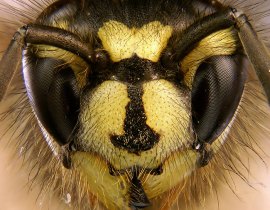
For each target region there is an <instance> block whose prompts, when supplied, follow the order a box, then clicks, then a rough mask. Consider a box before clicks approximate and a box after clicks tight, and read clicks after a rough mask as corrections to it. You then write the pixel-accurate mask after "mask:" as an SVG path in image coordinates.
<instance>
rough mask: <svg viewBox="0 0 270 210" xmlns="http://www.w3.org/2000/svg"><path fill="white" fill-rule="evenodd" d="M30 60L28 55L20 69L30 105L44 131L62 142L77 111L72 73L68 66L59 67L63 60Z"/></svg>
mask: <svg viewBox="0 0 270 210" xmlns="http://www.w3.org/2000/svg"><path fill="white" fill-rule="evenodd" d="M34 60H35V59H29V62H28V63H29V64H28V65H27V66H28V67H27V68H26V69H25V70H24V78H25V82H26V84H27V92H28V95H29V98H30V100H31V102H32V107H33V109H34V111H35V114H36V116H37V117H38V119H39V121H40V123H41V124H42V126H43V127H44V128H45V129H46V131H47V132H48V133H49V134H50V135H52V136H53V137H54V138H55V140H56V141H57V142H58V143H59V144H61V145H62V144H65V143H67V142H68V139H69V136H70V135H71V133H72V131H73V129H74V127H75V125H76V122H77V118H78V113H79V89H78V87H77V81H76V77H75V75H74V73H73V71H72V69H71V68H69V67H64V68H63V61H60V60H57V59H53V58H44V59H36V60H35V61H34ZM61 66H62V67H61Z"/></svg>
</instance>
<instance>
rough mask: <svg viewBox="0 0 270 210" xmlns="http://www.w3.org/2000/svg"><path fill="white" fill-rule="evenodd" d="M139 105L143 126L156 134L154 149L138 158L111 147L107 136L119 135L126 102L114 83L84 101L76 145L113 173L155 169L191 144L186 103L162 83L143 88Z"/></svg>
mask: <svg viewBox="0 0 270 210" xmlns="http://www.w3.org/2000/svg"><path fill="white" fill-rule="evenodd" d="M143 92H144V94H143V96H142V101H143V105H144V108H145V114H146V117H147V121H146V123H147V125H148V126H150V127H151V128H152V129H153V130H154V131H156V132H157V133H158V134H160V140H159V142H158V143H157V144H156V145H155V147H154V148H152V149H150V150H147V151H144V152H141V154H140V155H137V154H133V153H129V152H128V151H126V150H123V149H120V148H117V147H115V146H114V145H113V144H112V143H111V135H123V134H125V131H124V121H125V119H126V106H127V104H128V103H129V102H130V99H129V97H128V92H127V87H126V85H125V84H122V83H119V82H117V81H107V82H104V83H102V84H101V85H100V86H99V87H98V88H97V89H96V90H94V91H93V93H91V94H90V93H89V95H88V96H86V97H85V100H84V104H82V109H81V115H80V122H81V125H82V130H81V132H80V136H79V137H78V141H80V144H81V145H82V146H83V147H84V148H87V149H88V150H89V151H95V152H96V153H98V154H99V155H100V156H102V157H103V158H104V159H106V160H107V161H109V162H110V163H111V164H112V165H113V166H114V168H115V169H125V168H130V167H132V166H134V165H137V166H141V167H147V168H156V167H158V166H159V165H160V164H161V163H162V162H163V161H165V159H166V158H167V157H168V155H170V154H171V153H172V152H175V151H178V150H182V149H186V147H188V145H189V144H190V142H191V141H192V140H193V136H192V133H191V132H190V129H189V127H190V125H191V116H190V108H189V103H188V101H189V99H188V98H186V95H185V94H183V93H181V91H179V90H178V89H177V88H176V87H175V86H174V85H172V84H171V83H170V82H168V81H166V80H155V81H151V82H148V83H145V84H143Z"/></svg>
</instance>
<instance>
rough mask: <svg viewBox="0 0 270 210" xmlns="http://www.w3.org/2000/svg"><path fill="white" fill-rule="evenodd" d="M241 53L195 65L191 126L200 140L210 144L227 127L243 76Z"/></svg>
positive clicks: (244, 76) (238, 97)
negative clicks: (197, 66) (196, 68)
mask: <svg viewBox="0 0 270 210" xmlns="http://www.w3.org/2000/svg"><path fill="white" fill-rule="evenodd" d="M245 69H246V66H245V58H244V56H240V55H234V56H215V57H211V58H209V59H207V60H205V61H204V62H203V63H202V64H201V65H200V66H199V68H198V70H197V72H196V74H195V78H194V82H193V87H192V118H193V127H194V130H195V132H196V134H197V137H198V140H199V141H201V142H208V143H212V142H213V141H214V140H215V139H216V138H217V137H218V136H219V135H220V134H221V133H222V132H223V131H224V129H225V128H226V127H227V126H228V124H229V123H230V121H231V120H232V118H233V116H234V113H235V111H236V109H237V107H238V105H239V102H240V99H241V96H242V93H243V89H244V83H245V79H246V72H245Z"/></svg>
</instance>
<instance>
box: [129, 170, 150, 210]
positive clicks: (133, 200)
mask: <svg viewBox="0 0 270 210" xmlns="http://www.w3.org/2000/svg"><path fill="white" fill-rule="evenodd" d="M129 193H130V202H129V206H130V207H131V209H133V210H135V209H136V210H137V209H143V208H146V207H148V206H150V205H151V203H150V201H149V199H148V197H147V195H146V194H145V192H144V189H143V186H142V183H141V181H140V180H139V179H138V172H137V170H135V171H134V173H133V178H132V181H131V186H130V189H129Z"/></svg>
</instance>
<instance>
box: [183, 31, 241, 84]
mask: <svg viewBox="0 0 270 210" xmlns="http://www.w3.org/2000/svg"><path fill="white" fill-rule="evenodd" d="M236 48H237V42H236V39H235V37H234V35H233V32H232V29H231V28H229V29H224V30H221V31H218V32H215V33H213V34H211V35H209V36H208V37H206V38H204V39H203V40H201V41H200V42H199V44H198V46H197V47H196V48H195V49H194V50H192V51H191V52H190V53H189V54H188V55H187V56H186V57H185V58H184V59H183V61H182V62H181V68H182V71H183V72H184V73H185V84H186V85H187V86H188V87H189V88H191V87H192V83H193V78H194V75H195V73H196V71H197V69H198V67H199V66H200V64H201V63H202V62H203V61H204V60H206V59H207V58H210V57H212V56H216V55H232V54H233V53H234V52H235V50H236Z"/></svg>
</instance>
